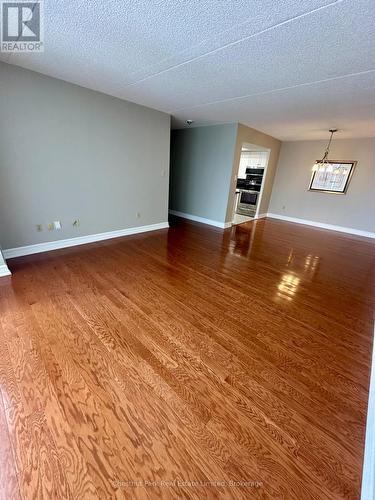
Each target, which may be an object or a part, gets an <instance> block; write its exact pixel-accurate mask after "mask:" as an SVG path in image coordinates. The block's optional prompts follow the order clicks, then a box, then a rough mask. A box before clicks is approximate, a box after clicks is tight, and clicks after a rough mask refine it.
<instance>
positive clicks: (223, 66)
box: [0, 0, 375, 140]
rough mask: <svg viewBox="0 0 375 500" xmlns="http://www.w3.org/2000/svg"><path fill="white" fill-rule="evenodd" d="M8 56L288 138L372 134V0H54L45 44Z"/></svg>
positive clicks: (142, 100) (183, 113) (185, 113)
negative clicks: (33, 51) (335, 130)
mask: <svg viewBox="0 0 375 500" xmlns="http://www.w3.org/2000/svg"><path fill="white" fill-rule="evenodd" d="M0 59H2V60H4V61H7V62H10V63H11V64H16V65H19V66H23V67H25V68H30V69H32V70H35V71H39V72H41V73H44V74H47V75H50V76H54V77H56V78H61V79H63V80H67V81H70V82H73V83H77V84H79V85H82V86H84V87H88V88H92V89H95V90H99V91H101V92H105V93H107V94H111V95H115V96H117V97H120V98H123V99H128V100H130V101H134V102H137V103H139V104H144V105H146V106H150V107H153V108H156V109H159V110H162V111H166V112H168V113H170V114H172V115H173V124H174V126H175V127H180V126H184V121H185V120H186V119H193V120H195V123H194V125H193V126H197V125H205V124H210V123H222V122H232V121H239V122H241V123H244V124H246V125H249V126H251V127H254V128H257V129H259V130H262V131H264V132H266V133H268V134H270V135H273V136H275V137H278V138H280V139H283V140H290V139H318V138H326V137H327V132H326V131H327V130H328V129H329V128H332V127H337V128H339V129H340V133H339V134H338V137H361V136H362V137H370V136H371V137H373V136H375V0H336V1H334V0H232V1H230V0H189V1H187V0H147V1H144V0H112V1H105V2H103V0H101V1H100V2H98V1H97V0H91V1H87V0H64V1H61V0H48V2H46V4H45V52H44V53H43V54H17V55H15V54H13V55H11V56H9V55H8V54H1V56H0Z"/></svg>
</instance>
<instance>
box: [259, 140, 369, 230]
mask: <svg viewBox="0 0 375 500" xmlns="http://www.w3.org/2000/svg"><path fill="white" fill-rule="evenodd" d="M326 144H327V141H298V142H285V143H283V145H282V148H281V153H280V160H279V164H278V168H277V173H276V177H275V182H274V186H273V191H272V197H271V203H270V207H269V210H268V212H270V213H274V214H278V215H284V216H288V217H295V218H300V219H306V220H310V221H314V222H322V223H325V224H333V225H336V226H343V227H346V228H353V229H358V230H364V231H370V232H375V138H367V139H341V140H340V139H334V141H333V143H332V147H331V153H330V158H332V159H333V160H357V161H358V165H357V167H356V169H355V171H354V174H353V176H352V179H351V182H350V184H349V187H348V191H347V194H345V195H334V194H328V193H317V192H311V191H308V186H309V182H310V178H311V168H312V166H313V164H314V162H315V161H316V160H317V159H319V158H321V157H322V154H323V151H324V149H325V147H326Z"/></svg>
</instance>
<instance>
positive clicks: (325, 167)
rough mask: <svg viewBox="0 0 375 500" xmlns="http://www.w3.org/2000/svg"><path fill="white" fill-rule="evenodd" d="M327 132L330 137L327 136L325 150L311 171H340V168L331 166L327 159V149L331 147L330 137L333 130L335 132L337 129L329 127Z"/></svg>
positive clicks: (335, 172) (337, 172)
mask: <svg viewBox="0 0 375 500" xmlns="http://www.w3.org/2000/svg"><path fill="white" fill-rule="evenodd" d="M329 132H330V133H331V137H330V138H329V141H328V144H327V147H326V150H325V152H324V155H323V158H322V159H321V160H320V161H317V162H316V163H315V165H314V166H313V168H312V170H313V172H333V173H334V174H339V173H340V168H333V166H332V164H331V163H330V161H329V159H328V155H329V149H330V147H331V142H332V137H333V134H334V133H335V132H337V129H334V128H333V129H330V130H329Z"/></svg>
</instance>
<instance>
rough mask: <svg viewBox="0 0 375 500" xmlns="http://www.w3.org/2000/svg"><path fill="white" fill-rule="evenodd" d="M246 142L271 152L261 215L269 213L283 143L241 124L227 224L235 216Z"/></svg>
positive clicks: (239, 126)
mask: <svg viewBox="0 0 375 500" xmlns="http://www.w3.org/2000/svg"><path fill="white" fill-rule="evenodd" d="M244 142H246V143H250V144H255V145H256V146H261V147H264V148H266V149H269V150H270V158H269V162H268V168H267V176H266V179H265V184H264V188H263V196H262V200H261V204H260V208H259V213H260V214H263V213H266V212H267V211H268V205H269V201H270V197H271V192H272V185H273V181H274V177H275V172H276V166H277V161H278V158H279V152H280V147H281V142H280V141H279V140H278V139H275V138H274V137H271V136H270V135H267V134H263V132H259V131H258V130H255V129H253V128H250V127H246V126H245V125H242V123H239V124H238V130H237V141H236V149H235V154H234V162H233V169H232V178H231V186H230V191H229V199H228V206H227V213H226V218H225V220H226V222H230V221H231V220H232V216H233V205H234V199H235V190H236V182H237V172H238V165H239V163H240V158H241V149H242V145H243V143H244Z"/></svg>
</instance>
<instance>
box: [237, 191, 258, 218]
mask: <svg viewBox="0 0 375 500" xmlns="http://www.w3.org/2000/svg"><path fill="white" fill-rule="evenodd" d="M258 196H259V192H258V191H252V190H248V189H241V190H240V196H239V200H238V205H237V213H238V214H241V215H247V216H248V217H255V213H256V210H257V204H258Z"/></svg>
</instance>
